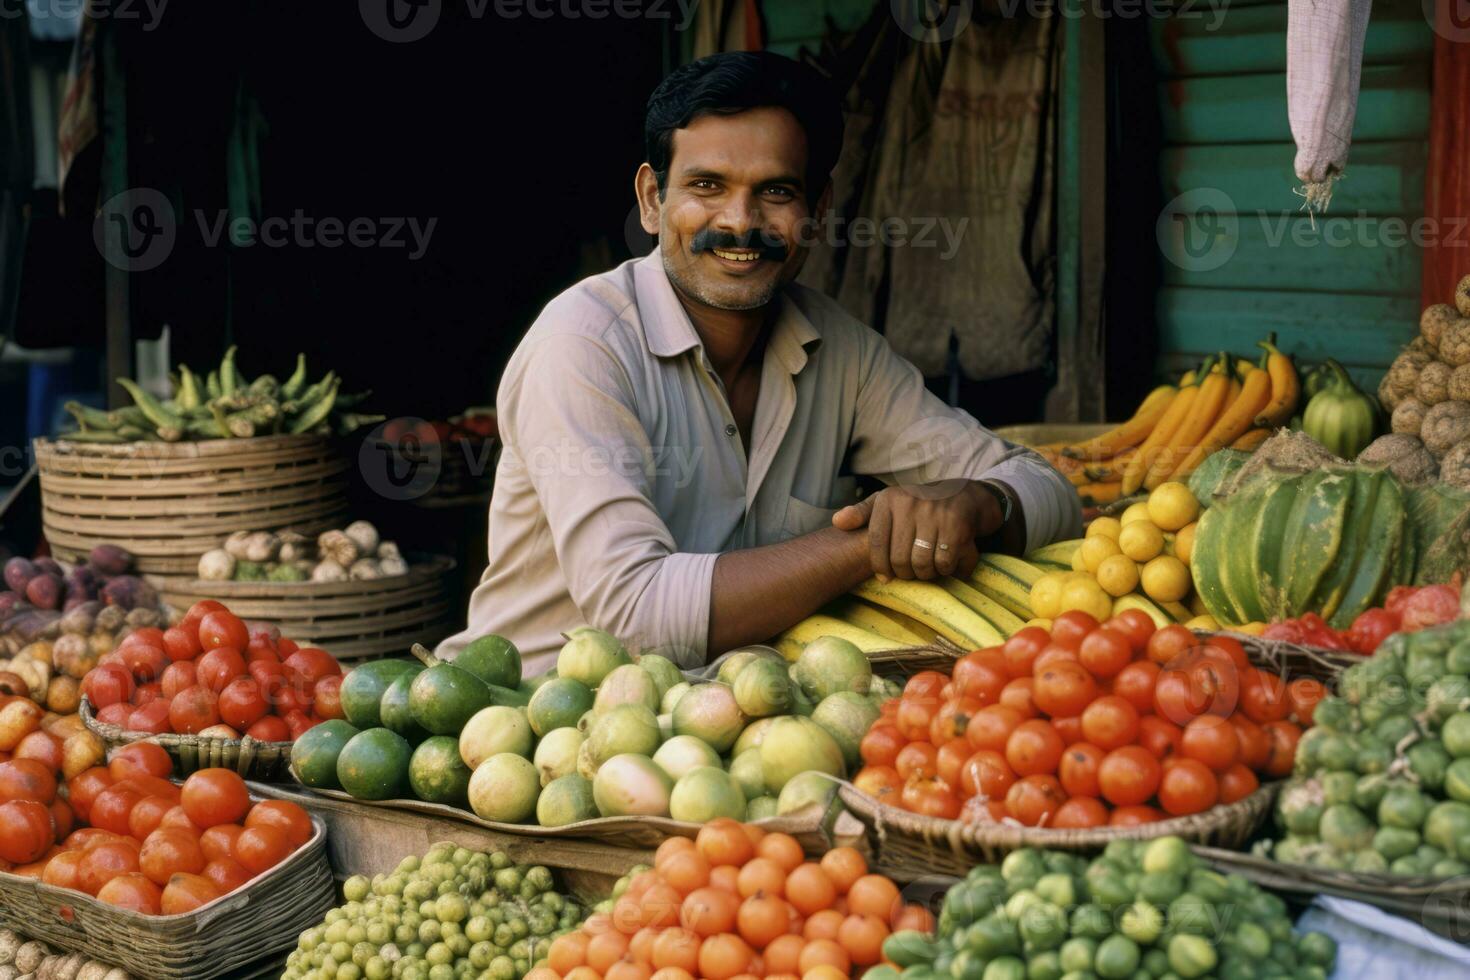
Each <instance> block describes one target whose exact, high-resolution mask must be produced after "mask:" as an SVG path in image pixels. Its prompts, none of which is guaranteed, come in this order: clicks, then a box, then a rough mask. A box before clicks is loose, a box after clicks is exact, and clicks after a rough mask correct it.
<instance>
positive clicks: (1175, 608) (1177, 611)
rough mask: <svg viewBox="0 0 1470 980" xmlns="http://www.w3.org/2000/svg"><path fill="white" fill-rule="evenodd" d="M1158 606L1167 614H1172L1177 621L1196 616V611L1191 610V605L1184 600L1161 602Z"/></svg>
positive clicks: (1180, 621)
mask: <svg viewBox="0 0 1470 980" xmlns="http://www.w3.org/2000/svg"><path fill="white" fill-rule="evenodd" d="M1158 607H1159V608H1160V609H1162V610H1164V613H1165V615H1168V616H1172V617H1173V618H1174V622H1176V623H1182V622H1184V621H1185V620H1186V619H1193V618H1194V613H1192V612H1190V611H1189V607H1188V606H1186V605H1185V604H1184V603H1182V602H1160V603H1158Z"/></svg>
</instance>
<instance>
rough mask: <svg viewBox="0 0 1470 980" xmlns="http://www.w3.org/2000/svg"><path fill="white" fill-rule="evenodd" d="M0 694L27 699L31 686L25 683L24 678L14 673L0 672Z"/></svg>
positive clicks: (8, 671)
mask: <svg viewBox="0 0 1470 980" xmlns="http://www.w3.org/2000/svg"><path fill="white" fill-rule="evenodd" d="M0 694H9V695H11V696H12V697H17V698H28V697H30V696H31V686H30V685H29V684H27V683H26V679H25V678H24V677H22V676H20V675H19V674H17V673H15V672H14V671H10V670H0Z"/></svg>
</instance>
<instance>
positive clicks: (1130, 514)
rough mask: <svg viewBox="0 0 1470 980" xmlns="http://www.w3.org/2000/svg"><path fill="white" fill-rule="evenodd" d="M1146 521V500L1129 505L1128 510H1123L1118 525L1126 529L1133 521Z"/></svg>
mask: <svg viewBox="0 0 1470 980" xmlns="http://www.w3.org/2000/svg"><path fill="white" fill-rule="evenodd" d="M1146 520H1148V501H1147V500H1140V501H1139V502H1138V503H1136V504H1129V505H1128V509H1127V510H1125V511H1123V516H1122V517H1121V518H1120V519H1119V521H1120V523H1121V524H1122V525H1123V526H1124V527H1127V526H1128V525H1129V524H1132V523H1133V522H1134V521H1146Z"/></svg>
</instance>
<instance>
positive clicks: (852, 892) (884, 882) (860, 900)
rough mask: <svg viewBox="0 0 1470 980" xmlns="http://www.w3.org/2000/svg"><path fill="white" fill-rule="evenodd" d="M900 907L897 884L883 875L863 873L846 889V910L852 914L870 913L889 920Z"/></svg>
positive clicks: (886, 920) (885, 920)
mask: <svg viewBox="0 0 1470 980" xmlns="http://www.w3.org/2000/svg"><path fill="white" fill-rule="evenodd" d="M902 907H903V905H902V902H900V901H899V894H898V886H897V885H895V884H894V883H893V882H892V881H890V880H889V879H888V878H887V877H885V876H884V875H879V874H866V875H863V876H862V877H861V878H859V879H858V880H857V881H854V882H853V883H852V885H851V886H850V887H849V888H848V889H847V911H848V912H849V913H850V914H853V915H872V916H876V917H877V918H879V919H881V920H883V921H884V922H890V921H892V919H893V916H895V915H896V914H897V913H898V912H899V911H900V910H901V909H902Z"/></svg>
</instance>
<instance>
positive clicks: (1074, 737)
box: [1051, 715, 1083, 745]
mask: <svg viewBox="0 0 1470 980" xmlns="http://www.w3.org/2000/svg"><path fill="white" fill-rule="evenodd" d="M1051 727H1052V728H1055V729H1056V731H1057V734H1058V735H1059V736H1061V739H1062V744H1063V745H1072V744H1074V743H1076V742H1081V741H1082V740H1083V739H1082V719H1081V718H1080V717H1079V716H1077V715H1073V716H1072V717H1070V718H1053V719H1052V720H1051Z"/></svg>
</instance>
